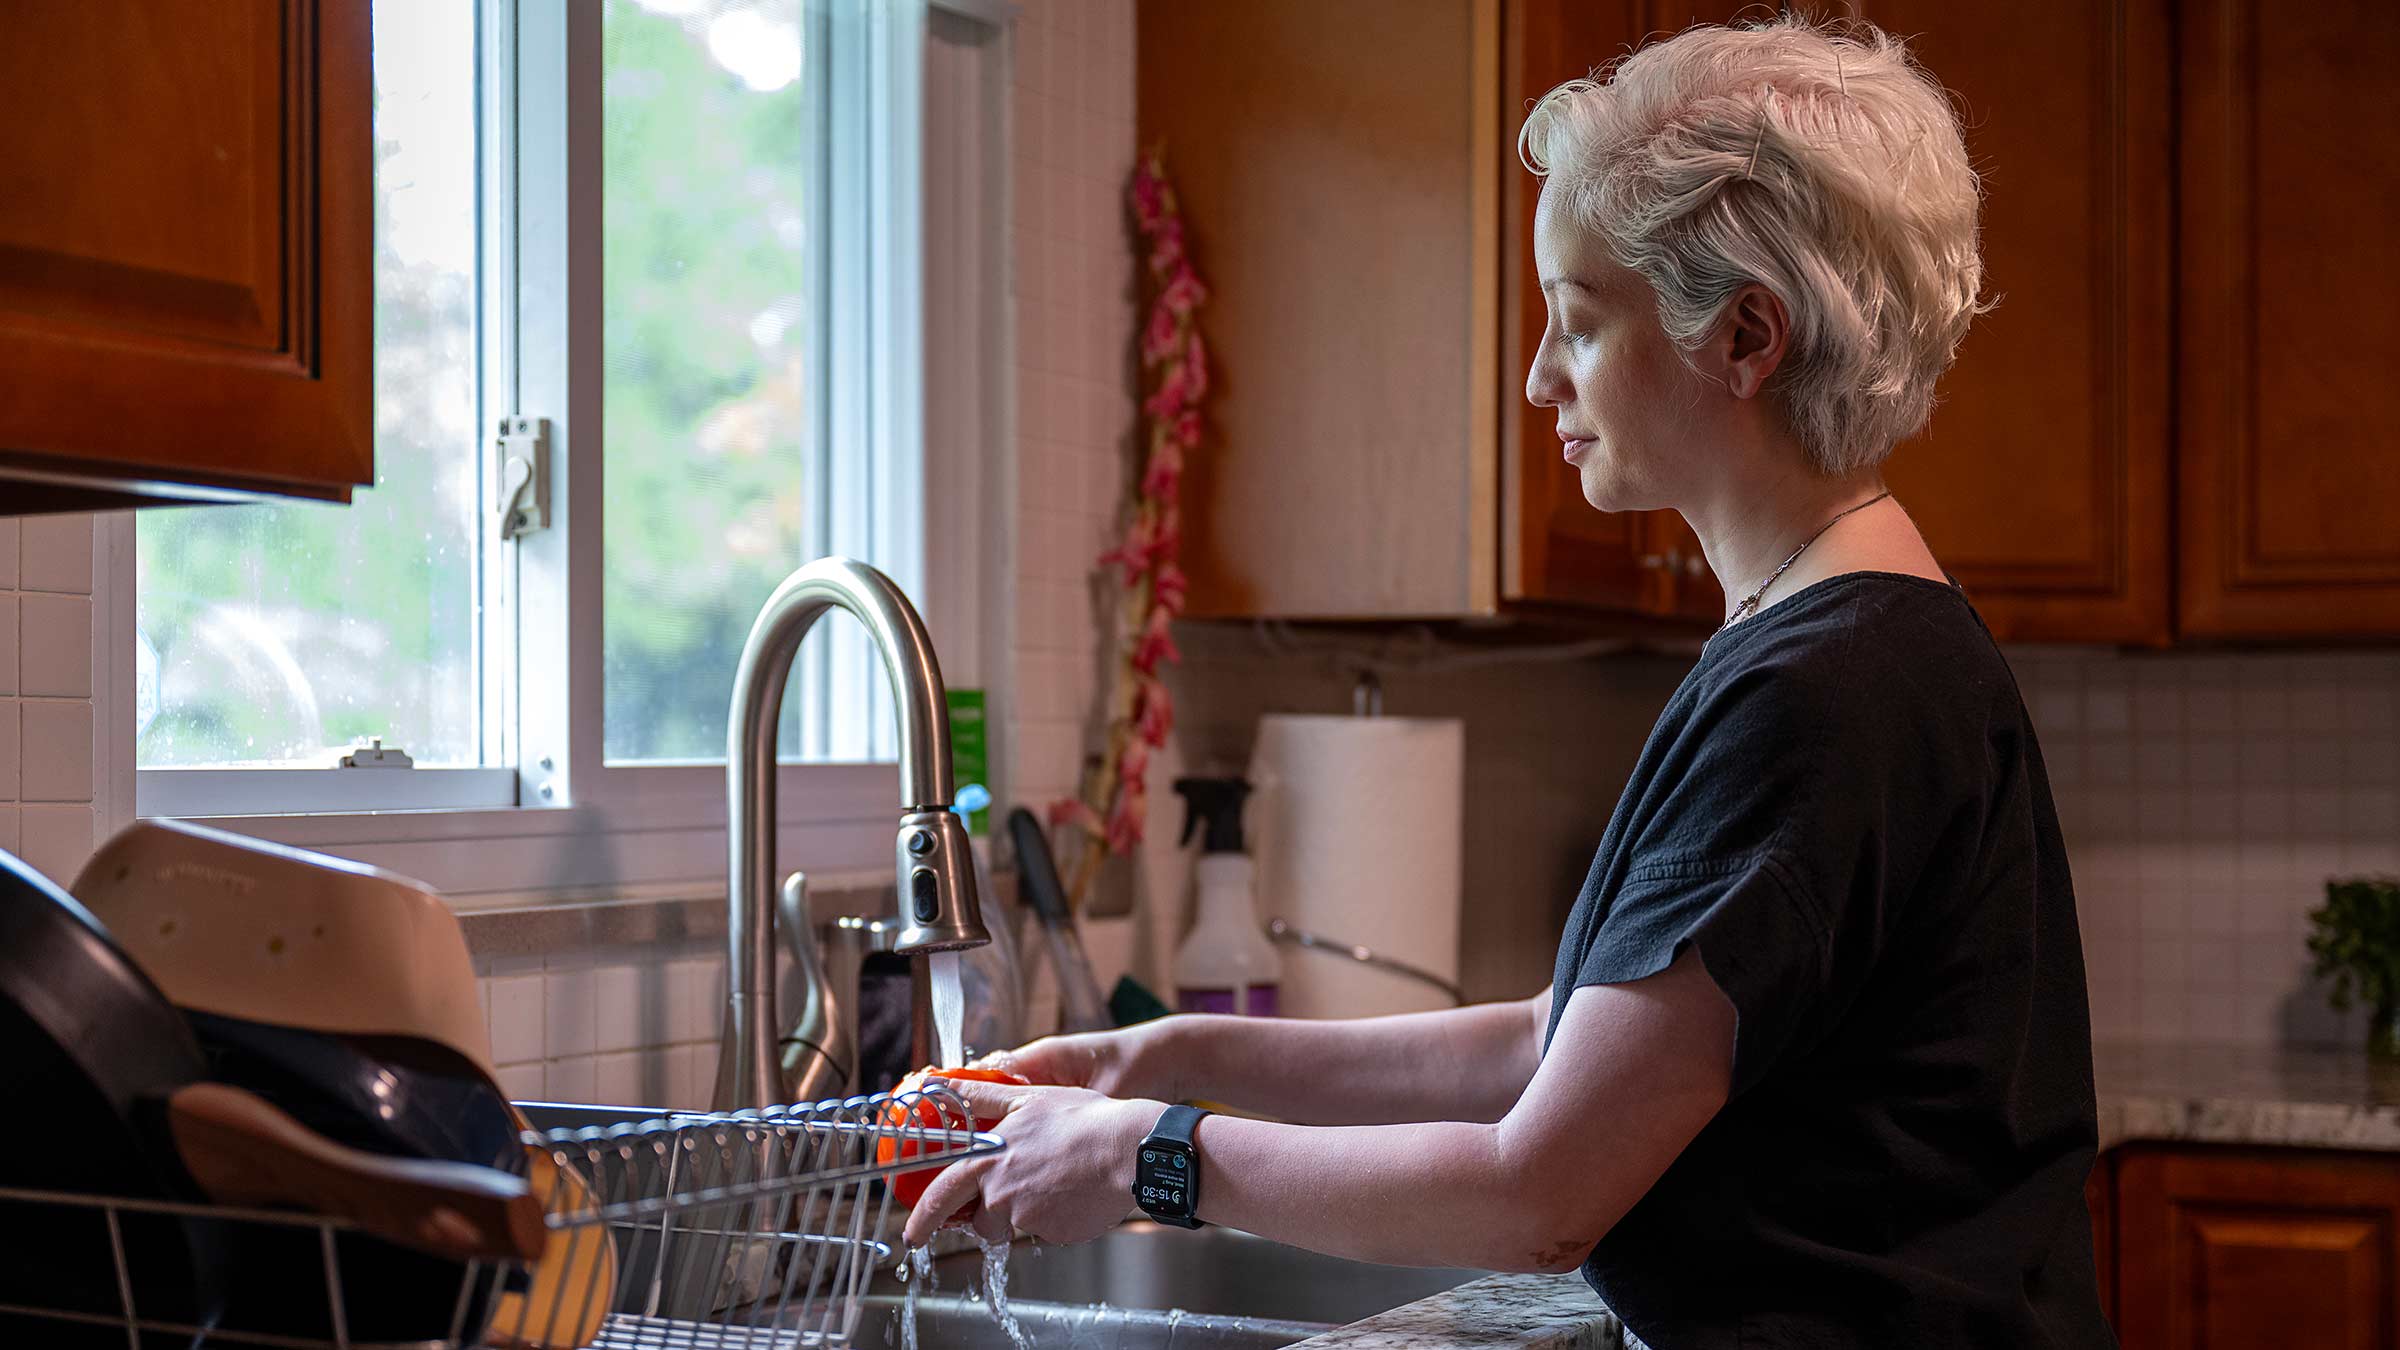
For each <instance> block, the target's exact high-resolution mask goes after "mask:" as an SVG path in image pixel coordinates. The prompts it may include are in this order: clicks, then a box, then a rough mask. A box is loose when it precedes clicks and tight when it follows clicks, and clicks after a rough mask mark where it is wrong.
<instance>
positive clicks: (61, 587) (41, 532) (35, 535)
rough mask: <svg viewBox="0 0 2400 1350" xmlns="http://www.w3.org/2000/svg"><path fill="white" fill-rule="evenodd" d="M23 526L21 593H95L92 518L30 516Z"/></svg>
mask: <svg viewBox="0 0 2400 1350" xmlns="http://www.w3.org/2000/svg"><path fill="white" fill-rule="evenodd" d="M19 524H20V533H21V535H22V539H23V542H22V544H21V546H20V547H21V552H20V554H19V559H20V560H19V563H18V567H17V589H19V590H23V591H57V592H60V593H62V594H66V595H90V594H91V593H92V521H91V517H89V516H77V515H65V516H27V517H25V519H24V520H23V521H21V522H20V523H19Z"/></svg>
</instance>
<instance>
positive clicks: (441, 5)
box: [135, 0, 483, 768]
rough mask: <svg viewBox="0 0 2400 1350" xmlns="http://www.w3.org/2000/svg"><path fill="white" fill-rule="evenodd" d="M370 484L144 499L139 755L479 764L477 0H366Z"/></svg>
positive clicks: (149, 762) (146, 758)
mask: <svg viewBox="0 0 2400 1350" xmlns="http://www.w3.org/2000/svg"><path fill="white" fill-rule="evenodd" d="M374 35H375V37H374V41H375V53H376V60H375V403H376V407H375V414H376V415H375V471H376V482H375V486H374V487H372V488H369V489H367V490H364V491H362V492H360V493H358V494H357V499H356V501H355V502H354V503H353V504H352V505H351V506H349V507H347V508H343V507H336V506H325V505H314V504H293V505H274V506H243V507H207V508H193V509H185V510H173V511H146V512H143V513H141V514H140V515H139V516H138V517H137V518H136V523H135V530H136V549H137V557H138V559H139V562H138V567H139V579H138V581H137V582H136V592H135V594H136V596H137V602H136V603H137V610H136V619H135V624H136V631H137V635H138V636H137V647H136V657H135V662H136V671H137V675H136V679H137V692H136V704H137V709H136V716H137V720H138V722H139V724H140V730H139V733H138V735H139V741H138V759H137V762H138V763H139V764H140V765H141V766H142V767H144V768H155V767H163V766H168V765H216V766H235V765H239V766H284V767H294V766H301V765H306V766H310V767H315V768H330V767H331V766H332V765H333V763H334V761H335V760H336V759H337V758H338V757H339V756H340V755H341V754H342V753H343V752H344V751H345V750H347V749H348V748H350V747H351V746H353V745H361V744H365V743H366V741H367V740H368V738H370V737H376V736H380V737H384V738H386V739H388V740H390V741H391V742H393V743H394V744H405V745H406V746H407V747H408V750H409V752H410V753H411V754H413V755H414V756H415V757H416V759H417V762H418V763H420V764H426V765H444V766H457V765H476V764H481V763H482V762H483V746H482V736H481V732H482V728H481V725H480V716H481V712H482V706H481V699H480V697H479V694H480V688H481V675H480V672H479V670H478V659H479V653H478V651H477V644H476V640H475V579H476V567H477V563H478V557H477V549H478V547H479V545H480V540H481V532H480V531H479V530H478V529H477V528H476V519H477V516H478V514H479V502H478V498H477V493H476V466H477V447H476V442H477V437H476V428H477V426H478V424H479V423H481V421H482V420H483V419H482V416H481V413H480V410H479V408H478V406H477V389H476V350H477V349H476V339H477V323H476V267H475V261H476V257H475V255H476V240H475V203H476V183H475V119H476V89H475V7H474V3H473V0H409V3H405V4H393V3H384V4H379V5H377V6H375V13H374Z"/></svg>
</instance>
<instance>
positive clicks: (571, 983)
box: [542, 968, 600, 1059]
mask: <svg viewBox="0 0 2400 1350" xmlns="http://www.w3.org/2000/svg"><path fill="white" fill-rule="evenodd" d="M592 985H593V979H592V972H591V971H590V970H589V969H588V968H587V969H583V970H550V971H544V972H543V974H542V1054H543V1056H544V1057H545V1058H549V1059H556V1058H557V1057H559V1056H561V1055H576V1056H586V1055H590V1054H591V1053H592V1052H593V1051H595V1050H597V1049H599V1048H600V1037H599V1032H598V1024H597V1019H596V1016H595V1012H594V1006H595V1005H594V1004H593V1001H592Z"/></svg>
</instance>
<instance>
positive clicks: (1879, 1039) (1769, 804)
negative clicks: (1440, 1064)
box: [1545, 572, 2115, 1350]
mask: <svg viewBox="0 0 2400 1350" xmlns="http://www.w3.org/2000/svg"><path fill="white" fill-rule="evenodd" d="M1687 944H1689V945H1692V946H1696V947H1698V948H1699V950H1700V957H1701V960H1702V962H1703V963H1704V964H1705V965H1706V966H1707V968H1708V972H1709V974H1710V976H1711V977H1713V978H1714V979H1715V980H1716V982H1717V985H1718V986H1719V987H1720V988H1721V989H1723V990H1724V991H1725V996H1726V997H1727V999H1729V1000H1730V1001H1731V1002H1732V1004H1733V1007H1734V1011H1735V1013H1736V1015H1737V1018H1738V1022H1737V1027H1736V1030H1735V1033H1734V1056H1733V1088H1732V1096H1731V1098H1730V1099H1729V1100H1728V1101H1727V1102H1726V1104H1725V1107H1724V1109H1723V1110H1721V1111H1719V1112H1718V1113H1717V1116H1716V1118H1715V1119H1714V1120H1712V1121H1710V1122H1709V1124H1708V1125H1707V1127H1706V1128H1704V1129H1703V1130H1701V1132H1700V1134H1699V1135H1698V1137H1696V1138H1695V1139H1693V1140H1692V1142H1691V1144H1690V1146H1689V1147H1687V1148H1685V1149H1684V1151H1683V1154H1682V1156H1680V1157H1678V1158H1677V1159H1676V1160H1675V1162H1674V1164H1673V1165H1672V1166H1670V1167H1669V1168H1668V1169H1667V1171H1666V1174H1665V1175H1664V1176H1662V1177H1660V1178H1659V1180H1658V1184H1657V1185H1655V1186H1653V1187H1651V1189H1650V1192H1649V1193H1648V1194H1647V1195H1645V1196H1643V1197H1642V1199H1641V1200H1640V1201H1639V1202H1638V1203H1636V1204H1635V1205H1634V1207H1633V1208H1632V1210H1631V1211H1629V1212H1628V1213H1627V1214H1626V1215H1625V1217H1624V1218H1623V1219H1622V1220H1620V1221H1619V1222H1618V1223H1617V1225H1616V1227H1615V1228H1614V1229H1612V1230H1611V1231H1610V1232H1609V1234H1608V1236H1607V1237H1605V1238H1603V1239H1601V1241H1600V1243H1599V1245H1598V1246H1596V1247H1594V1248H1593V1249H1592V1254H1591V1256H1590V1258H1589V1259H1587V1260H1586V1261H1585V1262H1584V1266H1583V1273H1584V1278H1586V1279H1587V1280H1589V1281H1590V1282H1591V1285H1592V1287H1593V1288H1594V1289H1595V1290H1597V1291H1598V1292H1599V1294H1600V1296H1601V1297H1602V1298H1603V1299H1605V1300H1607V1302H1608V1304H1609V1306H1610V1307H1611V1308H1613V1309H1614V1310H1615V1311H1616V1312H1617V1313H1618V1315H1619V1316H1621V1317H1623V1318H1624V1320H1625V1322H1626V1324H1627V1325H1628V1326H1630V1327H1631V1328H1632V1329H1633V1331H1634V1333H1635V1334H1636V1335H1638V1336H1640V1337H1641V1338H1642V1339H1643V1340H1644V1341H1646V1342H1648V1343H1649V1344H1650V1345H1652V1346H1654V1347H1657V1350H1704V1348H1706V1347H1718V1346H1724V1347H1736V1346H1742V1347H1748V1346H1774V1347H1785V1346H1809V1347H1815V1346H1912V1347H1913V1346H1924V1347H1931V1346H2011V1347H2016V1346H2078V1347H2081V1346H2109V1345H2113V1344H2115V1340H2114V1337H2113V1336H2112V1335H2111V1334H2110V1332H2109V1329H2108V1326H2107V1324H2106V1322H2105V1321H2104V1320H2103V1319H2102V1317H2101V1315H2100V1305H2099V1293H2098V1286H2097V1283H2096V1280H2095V1278H2094V1275H2093V1268H2092V1231H2091V1221H2090V1219H2089V1217H2088V1215H2087V1214H2086V1211H2085V1208H2084V1203H2083V1186H2084V1181H2085V1178H2086V1177H2087V1176H2088V1175H2089V1173H2090V1171H2091V1167H2092V1158H2093V1154H2094V1150H2095V1147H2096V1143H2097V1139H2096V1134H2095V1126H2094V1112H2093V1105H2092V1050H2091V1021H2090V1014H2089V1009H2088V1006H2087V1003H2086V996H2085V991H2084V979H2083V948H2082V944H2081V941H2080V939H2079V937H2078V936H2077V932H2076V924H2075V894H2074V890H2073V888H2072V886H2071V885H2070V884H2069V881H2068V878H2067V858H2066V851H2065V848H2064V846H2063V845H2062V843H2061V841H2060V838H2059V830H2058V814H2057V811H2056V809H2055V807H2054V806H2053V805H2052V803H2051V799H2050V784H2049V780H2048V778H2047V777H2046V776H2045V774H2044V773H2043V771H2042V758H2041V751H2040V750H2039V749H2038V748H2037V747H2036V746H2035V744H2034V736H2033V727H2032V725H2031V723H2030V721H2029V720H2028V718H2027V716H2026V712H2025V705H2024V701H2023V699H2022V698H2021V697H2020V696H2019V694H2018V692H2017V687H2016V683H2015V680H2014V679H2013V677H2012V676H2011V675H2010V673H2009V670H2008V666H2007V664H2006V663H2005V662H2004V661H2003V660H2002V659H2001V656H2000V653H1999V650H1998V648H1996V647H1995V646H1994V645H1993V643H1992V639H1991V635H1990V634H1989V633H1988V632H1987V631H1986V630H1985V629H1984V627H1983V623H1982V620H1981V619H1979V618H1978V617H1977V616H1976V614H1975V611H1974V610H1973V609H1972V608H1971V607H1970V606H1969V605H1968V604H1967V602H1966V599H1965V598H1964V596H1962V595H1961V594H1960V593H1959V592H1958V591H1957V589H1956V588H1954V587H1950V586H1945V585H1943V584H1941V583H1940V582H1935V581H1928V580H1926V579H1924V578H1921V577H1909V576H1901V575H1898V574H1894V573H1888V572H1853V573H1849V574H1846V575H1843V576H1837V577H1833V578H1830V579H1828V580H1825V581H1821V582H1818V583H1816V584H1815V585H1812V586H1809V587H1807V588H1806V589H1804V590H1802V591H1800V592H1798V593H1796V594H1794V595H1792V596H1790V597H1789V598H1787V599H1785V600H1784V601H1782V602H1781V603H1779V604H1776V605H1772V606H1770V607H1768V608H1767V609H1766V610H1764V611H1762V612H1761V613H1760V614H1759V615H1758V616H1757V617H1755V618H1752V619H1750V620H1748V621H1746V622H1743V623H1740V624H1737V625H1735V626H1734V627H1733V628H1731V629H1728V630H1726V631H1725V632H1723V633H1720V634H1718V635H1717V636H1716V637H1715V638H1713V639H1711V640H1710V642H1709V644H1708V649H1707V651H1706V652H1705V653H1704V654H1703V655H1702V656H1701V658H1700V662H1699V664H1698V665H1696V666H1694V667H1693V669H1692V672H1691V674H1690V675H1688V676H1686V677H1685V679H1684V681H1683V684H1682V686H1681V687H1680V688H1678V689H1677V690H1676V691H1675V696H1674V698H1673V699H1672V700H1671V701H1670V702H1669V703H1668V704H1667V708H1666V711H1665V712H1664V713H1662V714H1661V715H1660V717H1659V719H1658V725H1657V727H1656V728H1654V729H1653V730H1652V731H1651V733H1650V739H1649V742H1648V743H1647V744H1646V745H1644V746H1643V748H1642V756H1641V760H1640V762H1639V763H1637V764H1636V765H1635V766H1634V771H1633V777H1632V779H1631V780H1630V781H1629V782H1628V783H1627V784H1626V786H1625V793H1624V796H1623V797H1621V798H1620V799H1619V800H1618V802H1617V809H1616V813H1615V814H1614V815H1613V816H1612V817H1611V818H1610V820H1609V823H1608V832H1607V834H1606V836H1605V837H1604V838H1603V839H1602V841H1601V844H1600V851H1599V853H1598V855H1597V856H1596V857H1594V858H1593V860H1592V869H1591V873H1590V875H1589V877H1587V878H1586V880H1585V881H1584V884H1583V891H1582V894H1581V895H1579V896H1578V897H1577V898H1576V901H1575V908H1574V911H1573V913H1572V914H1571V915H1570V916H1569V917H1568V919H1567V928H1566V934H1565V936H1564V938H1563V939H1562V940H1561V942H1560V944H1559V952H1558V970H1557V974H1556V977H1555V983H1554V985H1553V995H1554V997H1553V1000H1552V1007H1551V1013H1550V1028H1549V1032H1548V1033H1547V1035H1549V1036H1554V1035H1555V1034H1556V1033H1557V1030H1558V1019H1559V1017H1560V1015H1561V1014H1562V1013H1563V1012H1564V1011H1565V1009H1566V1006H1567V1000H1568V997H1569V996H1570V995H1571V994H1572V993H1573V992H1574V991H1575V990H1576V989H1578V988H1580V987H1582V986H1584V985H1590V984H1621V983H1624V982H1626V981H1629V980H1638V979H1641V978H1643V977H1644V976H1647V975H1653V974H1656V973H1657V972H1659V971H1661V970H1663V969H1665V968H1666V967H1667V965H1668V964H1669V963H1670V962H1672V961H1673V960H1674V959H1675V957H1676V956H1677V955H1678V954H1679V953H1680V952H1681V951H1682V949H1683V948H1684V947H1685V946H1686V945H1687ZM1546 1044H1547V1036H1546V1038H1545V1045H1546ZM1625 1109H1626V1110H1629V1111H1630V1110H1639V1109H1640V1103H1639V1102H1638V1101H1628V1102H1627V1103H1625Z"/></svg>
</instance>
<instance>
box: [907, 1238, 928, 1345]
mask: <svg viewBox="0 0 2400 1350" xmlns="http://www.w3.org/2000/svg"><path fill="white" fill-rule="evenodd" d="M932 1282H933V1248H932V1247H930V1246H927V1247H911V1248H909V1249H908V1255H906V1256H904V1257H902V1258H900V1284H901V1287H902V1289H903V1291H904V1292H903V1293H902V1294H901V1297H900V1350H917V1294H918V1292H919V1291H921V1290H923V1289H924V1287H925V1286H926V1285H928V1284H930V1283H932Z"/></svg>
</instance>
